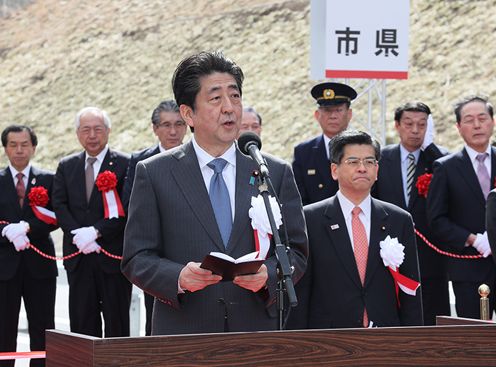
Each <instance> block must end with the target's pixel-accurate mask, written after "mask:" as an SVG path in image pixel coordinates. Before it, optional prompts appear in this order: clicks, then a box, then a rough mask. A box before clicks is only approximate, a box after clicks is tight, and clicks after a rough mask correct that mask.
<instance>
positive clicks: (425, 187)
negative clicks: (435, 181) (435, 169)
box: [415, 173, 432, 198]
mask: <svg viewBox="0 0 496 367" xmlns="http://www.w3.org/2000/svg"><path fill="white" fill-rule="evenodd" d="M431 180H432V173H424V174H423V175H421V176H419V177H418V178H417V183H416V184H415V186H416V187H417V190H418V193H419V195H420V196H423V197H424V198H427V194H428V193H429V186H430V184H431Z"/></svg>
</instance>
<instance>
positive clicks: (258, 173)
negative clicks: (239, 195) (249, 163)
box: [250, 169, 260, 186]
mask: <svg viewBox="0 0 496 367" xmlns="http://www.w3.org/2000/svg"><path fill="white" fill-rule="evenodd" d="M259 175H260V172H258V170H256V169H255V170H253V172H252V173H251V176H250V185H252V186H254V185H255V180H256V179H257V178H258V176H259Z"/></svg>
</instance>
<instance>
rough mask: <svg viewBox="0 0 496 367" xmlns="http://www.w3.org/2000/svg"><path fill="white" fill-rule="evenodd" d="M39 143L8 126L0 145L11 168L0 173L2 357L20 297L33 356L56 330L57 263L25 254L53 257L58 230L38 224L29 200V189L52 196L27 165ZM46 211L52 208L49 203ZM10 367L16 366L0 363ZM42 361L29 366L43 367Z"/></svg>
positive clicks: (49, 178)
mask: <svg viewBox="0 0 496 367" xmlns="http://www.w3.org/2000/svg"><path fill="white" fill-rule="evenodd" d="M37 144H38V138H37V137H36V134H35V133H34V131H33V130H32V129H31V128H30V127H28V126H23V125H11V126H8V127H7V128H5V129H4V130H3V132H2V145H3V147H4V150H5V154H6V156H7V158H8V159H9V166H8V167H7V168H5V169H2V170H0V221H4V222H8V224H0V230H1V232H2V236H0V315H1V316H0V317H1V320H2V321H1V322H0V352H15V350H16V341H17V327H18V323H19V310H20V307H21V298H22V299H23V300H24V308H25V309H26V315H27V318H28V327H29V342H30V348H31V350H33V351H38V350H45V330H46V329H53V328H55V321H54V310H55V288H56V277H57V265H56V263H55V261H53V260H49V259H46V258H44V257H42V256H40V255H38V254H37V253H36V252H34V250H31V249H28V247H27V246H28V244H29V243H31V244H33V245H34V246H36V247H37V248H38V249H40V250H41V251H43V252H44V253H46V254H48V255H52V256H54V255H55V248H54V246H53V241H52V238H51V236H50V232H51V231H53V230H54V229H55V228H56V227H55V226H54V225H51V224H47V223H45V222H44V221H42V220H40V219H38V218H37V217H36V216H35V214H34V212H33V209H32V207H31V206H30V201H29V199H28V197H29V193H30V191H31V189H32V188H33V187H43V188H45V189H46V190H47V192H48V196H49V197H50V196H51V191H52V182H53V173H51V172H48V171H45V170H41V169H38V168H36V167H33V166H32V165H31V163H30V160H31V158H32V157H33V155H34V153H35V150H36V146H37ZM46 208H47V209H51V203H50V201H49V202H48V204H47V207H46ZM0 365H1V366H14V361H3V362H0ZM44 365H45V361H44V360H42V359H33V360H31V366H44Z"/></svg>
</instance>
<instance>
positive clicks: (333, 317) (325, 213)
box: [290, 130, 423, 329]
mask: <svg viewBox="0 0 496 367" xmlns="http://www.w3.org/2000/svg"><path fill="white" fill-rule="evenodd" d="M331 154H332V163H331V173H332V177H333V178H334V179H335V180H336V181H338V184H339V190H338V192H337V193H336V195H335V196H333V197H331V198H329V199H326V200H322V201H320V202H318V203H314V204H311V205H308V206H306V207H305V208H304V212H305V218H306V222H307V229H308V239H309V246H310V249H311V251H310V258H309V261H308V268H307V271H306V273H305V275H304V277H303V278H302V280H301V281H300V283H299V284H298V285H297V291H298V297H299V305H298V307H297V308H296V309H295V310H294V313H293V315H292V316H293V320H292V322H291V324H290V326H291V327H293V328H310V329H315V328H358V327H372V326H373V327H375V326H378V327H381V326H407V325H422V322H423V321H422V304H421V295H420V292H418V291H417V292H416V295H408V294H406V293H404V292H402V291H400V292H399V293H396V287H395V282H394V280H393V277H392V275H391V273H390V271H389V270H388V268H386V266H385V265H384V263H383V259H382V258H381V256H382V255H381V254H380V250H381V248H380V242H381V241H384V240H385V239H386V237H387V236H390V238H391V239H397V241H398V242H399V243H400V244H401V245H403V246H404V250H403V252H404V260H403V262H402V263H401V265H400V266H399V272H400V273H401V274H402V275H404V276H406V277H408V278H410V279H413V280H415V281H418V280H419V270H418V261H417V251H416V244H415V234H414V232H413V222H412V217H411V216H410V214H408V213H407V212H406V211H404V210H403V209H401V208H399V207H397V206H395V205H392V204H389V203H386V202H383V201H380V200H377V199H374V198H372V197H371V196H370V189H371V187H372V185H373V184H374V183H375V181H376V180H377V172H378V169H379V167H378V163H377V161H378V159H379V157H380V146H379V143H378V142H376V141H375V140H374V139H372V138H371V137H370V135H368V134H367V133H364V132H361V131H354V130H347V131H344V132H342V133H340V134H338V135H336V136H335V137H334V138H333V139H332V152H331Z"/></svg>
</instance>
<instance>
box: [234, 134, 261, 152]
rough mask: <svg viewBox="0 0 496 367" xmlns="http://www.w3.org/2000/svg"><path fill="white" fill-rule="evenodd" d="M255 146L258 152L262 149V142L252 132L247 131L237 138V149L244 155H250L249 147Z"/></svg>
mask: <svg viewBox="0 0 496 367" xmlns="http://www.w3.org/2000/svg"><path fill="white" fill-rule="evenodd" d="M252 145H255V146H256V147H257V148H258V149H259V150H260V149H262V140H260V137H259V136H258V135H257V134H255V133H254V132H251V131H247V132H244V133H243V134H241V135H240V136H239V138H238V147H239V150H241V153H243V154H244V155H250V151H249V148H250V146H252Z"/></svg>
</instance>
